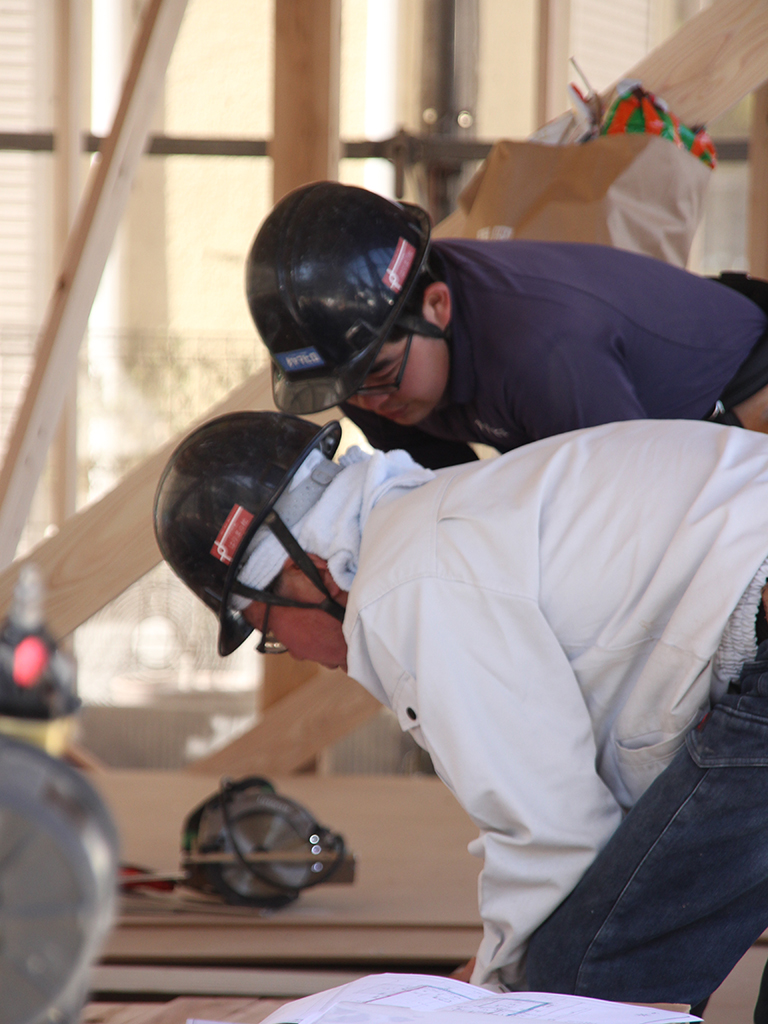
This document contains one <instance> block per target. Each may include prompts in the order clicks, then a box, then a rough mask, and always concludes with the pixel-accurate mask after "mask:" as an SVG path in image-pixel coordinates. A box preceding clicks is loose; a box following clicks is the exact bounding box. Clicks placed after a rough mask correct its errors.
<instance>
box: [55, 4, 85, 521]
mask: <svg viewBox="0 0 768 1024" xmlns="http://www.w3.org/2000/svg"><path fill="white" fill-rule="evenodd" d="M80 5H81V0H59V2H58V3H56V4H55V5H54V14H55V18H56V32H55V40H56V42H55V46H56V54H55V57H56V90H55V94H56V97H55V98H56V102H55V124H54V128H55V131H54V138H55V145H54V216H53V220H54V226H53V252H54V259H55V262H56V264H57V265H59V264H61V261H62V259H63V258H64V250H65V248H66V243H67V238H68V236H69V232H70V229H71V227H72V223H73V221H74V218H75V210H76V209H77V203H78V199H79V197H80V188H81V180H80V162H81V159H82V155H81V147H80V89H79V74H78V72H79V68H80V52H81V46H80V35H81V28H82V26H81V22H82V18H81V16H80V15H81V10H80ZM76 438H77V380H76V378H75V380H73V382H72V386H71V388H70V390H69V393H68V394H67V395H66V397H65V399H64V408H63V410H62V414H61V419H60V421H59V428H58V432H57V434H56V438H55V441H54V447H53V451H52V456H53V479H52V481H51V506H52V519H53V522H54V523H55V524H56V526H59V527H60V526H61V525H62V523H63V522H64V520H65V519H66V518H67V516H71V515H72V514H73V513H74V511H75V507H76V503H77V444H76Z"/></svg>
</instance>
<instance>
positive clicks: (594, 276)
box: [349, 239, 767, 461]
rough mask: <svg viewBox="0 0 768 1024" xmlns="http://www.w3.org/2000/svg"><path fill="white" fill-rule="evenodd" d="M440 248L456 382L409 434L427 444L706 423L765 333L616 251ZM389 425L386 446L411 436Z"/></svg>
mask: <svg viewBox="0 0 768 1024" xmlns="http://www.w3.org/2000/svg"><path fill="white" fill-rule="evenodd" d="M433 248H434V251H435V252H436V253H437V254H438V255H439V257H440V258H441V259H442V261H443V264H444V268H445V277H446V280H447V283H448V286H449V288H450V292H451V301H452V312H451V328H452V337H451V342H450V344H451V377H450V384H449V390H448V397H447V400H446V402H445V403H444V405H443V406H442V407H441V408H440V409H439V410H438V411H436V412H434V413H432V414H431V415H430V416H428V417H427V418H426V419H425V420H422V422H421V423H420V424H419V425H418V427H417V428H410V430H411V431H412V432H415V433H418V432H421V433H422V436H423V434H424V432H426V433H427V434H430V435H433V436H435V437H438V438H445V439H450V440H453V441H464V442H466V441H481V442H484V443H486V444H492V445H494V446H495V447H496V448H498V449H499V450H500V451H508V450H509V449H510V448H515V447H517V446H518V445H521V444H526V443H528V442H530V441H536V440H538V439H540V438H542V437H548V436H550V435H552V434H559V433H563V432H565V431H568V430H575V429H577V428H579V427H587V426H594V425H596V424H599V423H609V422H612V421H614V420H627V419H644V418H652V419H659V418H663V419H701V418H702V417H703V416H705V415H706V414H707V413H708V412H709V410H710V409H712V407H713V405H714V403H715V401H716V400H717V398H718V397H719V395H720V394H721V392H722V390H723V388H724V386H725V385H726V384H727V383H728V381H729V380H730V379H731V377H732V376H733V375H734V373H735V372H736V370H737V369H738V367H739V366H740V365H741V363H742V362H743V361H744V359H745V358H746V356H747V355H748V354H749V352H750V350H751V349H752V347H753V346H754V345H755V343H756V342H757V341H758V339H759V338H760V337H761V335H762V334H763V333H764V331H765V330H766V324H767V321H766V316H765V314H764V313H763V311H762V310H761V309H760V308H759V307H758V306H757V305H756V304H755V303H753V302H752V301H751V300H749V299H747V298H745V297H744V296H743V295H740V294H739V293H738V292H736V291H734V290H732V289H730V288H727V287H725V286H724V285H722V284H720V283H719V282H716V281H710V280H707V279H705V278H701V277H698V276H697V275H695V274H690V273H688V272H687V271H685V270H680V269H679V268H677V267H673V266H670V265H669V264H667V263H663V262H661V261H659V260H656V259H653V258H651V257H648V256H641V255H638V254H636V253H630V252H625V251H624V250H621V249H613V248H609V247H607V246H601V245H582V244H578V243H570V242H533V241H514V240H512V241H499V242H489V241H472V240H464V239H455V240H454V239H450V240H448V239H446V240H436V241H435V242H434V244H433ZM349 411H350V412H351V413H352V415H353V418H354V419H355V420H358V413H359V412H360V411H361V410H356V409H352V408H350V409H349ZM369 416H370V414H369ZM369 416H366V417H365V419H366V421H367V422H370V419H369ZM374 419H376V420H380V419H381V417H374ZM361 426H362V427H363V429H364V430H366V424H364V423H361ZM390 427H395V428H397V424H390V425H388V426H384V424H381V428H382V431H383V435H384V437H385V439H386V435H387V434H388V433H390V432H391V433H392V434H393V439H394V433H396V432H398V433H399V432H402V431H403V428H397V430H396V431H395V432H392V431H390ZM406 430H407V428H406ZM366 432H369V431H368V430H366ZM369 436H370V432H369ZM405 436H406V435H405V433H403V434H402V438H404V437H405ZM371 440H372V441H373V443H377V441H376V440H375V439H374V438H373V437H371ZM396 443H397V442H396ZM400 443H402V439H401V441H400ZM388 446H389V447H392V446H393V445H392V444H391V443H390V444H389V445H388ZM457 461H458V460H457Z"/></svg>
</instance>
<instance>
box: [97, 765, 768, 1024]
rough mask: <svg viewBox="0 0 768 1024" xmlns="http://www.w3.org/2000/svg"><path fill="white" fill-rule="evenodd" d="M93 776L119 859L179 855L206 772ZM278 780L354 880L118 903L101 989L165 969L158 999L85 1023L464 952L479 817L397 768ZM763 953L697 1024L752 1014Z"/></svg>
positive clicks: (310, 984) (281, 992)
mask: <svg viewBox="0 0 768 1024" xmlns="http://www.w3.org/2000/svg"><path fill="white" fill-rule="evenodd" d="M94 781H95V782H96V785H97V786H98V788H99V789H100V790H101V792H102V794H103V795H104V797H105V799H106V801H107V803H108V804H109V805H110V807H111V809H112V811H113V813H114V815H115V818H116V820H117V822H118V827H119V829H120V832H121V836H122V843H123V851H122V852H123V859H124V860H128V861H132V862H135V863H139V864H143V865H146V866H147V867H151V868H155V869H158V870H175V869H177V868H178V857H179V837H180V832H181V826H182V823H183V820H184V818H185V816H186V815H187V814H188V813H189V811H191V810H192V809H193V807H195V806H196V804H197V803H198V802H199V801H201V800H202V799H204V798H205V797H207V796H208V795H210V794H211V793H213V792H214V791H215V789H216V788H217V779H215V778H213V777H211V778H205V777H203V778H200V777H196V776H193V775H185V774H184V773H181V772H179V773H175V772H148V771H131V772H127V771H125V772H113V771H110V772H107V773H105V774H104V775H100V776H97V777H96V778H95V779H94ZM275 782H276V784H277V788H278V790H279V791H281V792H284V793H285V794H286V795H287V796H291V797H293V798H294V799H297V800H299V801H300V802H301V803H303V804H305V806H307V807H308V808H310V809H311V810H312V811H313V813H314V814H315V815H316V817H317V819H318V821H320V822H321V823H322V824H324V825H327V826H329V827H331V828H333V829H334V830H337V831H340V832H341V833H342V834H343V835H344V836H345V838H346V840H347V842H348V844H349V846H350V847H351V849H352V850H353V851H354V853H355V854H356V857H357V877H356V881H355V883H354V884H353V885H351V886H349V885H327V886H325V885H321V886H319V887H317V888H315V889H312V890H309V891H307V892H305V893H303V894H302V896H301V897H300V899H299V900H298V901H297V902H296V903H295V904H292V905H291V906H289V907H287V908H285V909H283V910H281V911H278V912H273V913H271V914H260V913H259V912H254V911H248V910H243V909H242V908H232V907H230V908H227V907H223V906H218V907H211V906H208V907H203V908H198V910H196V911H194V912H193V911H190V910H189V909H188V908H187V909H183V908H182V909H175V910H174V909H171V908H169V907H168V905H167V904H163V903H162V902H160V903H159V905H158V906H154V905H153V904H152V903H151V902H150V903H149V904H147V903H146V901H145V902H144V904H142V905H140V907H139V908H138V909H137V908H136V907H134V908H133V909H131V908H130V907H125V908H124V909H123V913H122V915H121V917H120V919H119V920H118V922H117V925H116V927H115V928H114V930H113V932H112V935H111V936H110V938H109V941H108V943H107V946H106V949H105V951H104V957H103V959H102V961H101V964H100V965H99V966H98V967H97V970H96V974H95V977H96V978H98V979H100V980H99V981H98V984H99V985H101V986H102V993H105V994H103V995H102V998H104V999H106V1000H109V998H110V996H109V991H114V992H117V991H119V990H120V991H124V992H127V991H131V992H136V993H140V992H141V985H142V984H143V983H144V982H142V979H141V978H140V977H139V974H140V973H141V972H142V971H143V972H144V975H143V977H144V978H146V977H147V976H148V972H149V973H151V972H153V971H154V972H157V971H158V969H161V970H160V974H162V975H163V976H164V978H165V981H166V982H167V983H168V987H167V988H166V989H165V990H164V992H162V991H160V989H161V988H162V986H158V985H156V984H155V985H154V991H153V998H156V999H165V1000H167V1001H166V1002H151V1003H149V1002H144V1003H142V1002H119V1001H117V1000H118V999H119V998H120V997H118V996H115V997H114V998H113V1001H111V1002H110V1001H102V1002H97V1001H94V1002H92V1003H90V1004H89V1005H88V1006H87V1007H86V1009H85V1010H84V1013H83V1016H82V1022H83V1024H185V1022H186V1021H187V1019H188V1018H196V1019H198V1020H209V1021H210V1020H214V1021H232V1022H240V1024H258V1022H259V1021H261V1020H262V1019H263V1018H264V1017H266V1016H268V1015H269V1014H270V1013H271V1012H272V1011H273V1010H274V1009H276V1008H277V1007H278V1006H281V1005H283V1003H285V1002H286V1001H289V1000H290V999H294V998H298V997H299V996H301V995H304V994H307V992H309V991H317V990H319V989H320V988H328V987H332V986H333V985H337V984H340V983H342V982H343V981H344V980H351V978H352V977H353V976H355V973H357V974H358V975H359V974H361V973H375V972H377V971H381V970H387V969H396V970H420V969H425V968H426V969H434V970H437V971H443V970H449V969H450V968H451V967H452V966H454V965H456V964H458V963H460V962H462V961H463V960H465V959H467V958H468V957H469V956H471V955H473V954H474V952H475V950H476V948H477V944H478V942H479V939H480V935H481V926H480V920H479V915H478V911H477V903H476V892H477V888H476V883H477V874H478V871H479V868H480V863H479V861H477V860H475V859H474V858H472V857H470V856H469V854H468V853H467V851H466V846H467V843H468V842H469V841H470V840H471V839H472V838H474V836H475V834H476V830H475V828H474V826H473V825H472V823H471V822H470V821H469V819H468V818H467V817H466V815H465V814H464V812H463V811H462V810H461V808H460V807H459V806H458V804H457V803H456V802H455V800H454V799H453V797H452V796H451V794H450V793H449V792H448V790H447V789H446V788H445V787H444V786H443V785H442V783H440V782H439V781H438V780H437V779H434V778H402V777H400V778H398V777H395V776H387V777H371V776H349V777H343V776H337V777H331V778H322V777H317V776H291V777H288V778H285V779H277V780H275ZM767 956H768V945H757V946H755V947H753V949H751V950H750V951H749V952H748V953H747V955H746V956H745V957H744V958H743V959H742V961H741V962H740V963H739V964H738V965H737V966H736V968H735V969H734V971H733V972H732V974H731V976H730V977H729V978H728V979H726V981H725V982H724V984H723V985H722V986H721V988H720V989H719V990H718V991H717V992H716V993H715V994H714V996H713V997H712V999H711V1000H710V1004H709V1006H708V1008H707V1013H706V1018H705V1019H706V1024H751V1021H752V1008H753V1004H754V1000H755V998H756V995H757V991H758V986H759V982H760V975H761V973H762V968H763V965H764V963H765V961H766V957H767ZM110 972H111V973H110ZM121 972H122V973H121ZM131 972H133V975H132V974H131ZM136 972H138V973H136ZM174 972H176V973H175V974H174ZM185 972H186V973H185ZM129 976H130V978H129ZM116 978H117V980H115V979H116ZM276 978H277V979H279V980H278V981H276V980H275V979H276ZM126 979H128V980H126ZM137 979H138V981H137ZM190 979H192V980H191V982H190ZM148 984H149V989H152V987H153V984H154V983H152V982H151V981H150V982H149V983H148ZM185 986H187V987H185ZM206 991H207V992H209V993H216V994H205V992H206ZM181 992H186V994H185V995H183V996H179V997H178V998H174V995H175V994H176V993H181ZM192 993H197V994H192ZM259 996H264V997H267V998H260V997H259ZM275 996H279V998H275ZM134 998H142V996H141V995H140V994H138V995H137V996H135V997H134ZM143 998H148V997H147V996H144V997H143Z"/></svg>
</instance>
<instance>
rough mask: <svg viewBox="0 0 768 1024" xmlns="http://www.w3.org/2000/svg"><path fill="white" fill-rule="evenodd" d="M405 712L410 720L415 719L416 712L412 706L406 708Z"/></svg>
mask: <svg viewBox="0 0 768 1024" xmlns="http://www.w3.org/2000/svg"><path fill="white" fill-rule="evenodd" d="M405 713H406V715H408V717H409V718H410V719H411V720H412V721H414V722H415V721H416V712H415V711H414V710H413V708H406V709H405Z"/></svg>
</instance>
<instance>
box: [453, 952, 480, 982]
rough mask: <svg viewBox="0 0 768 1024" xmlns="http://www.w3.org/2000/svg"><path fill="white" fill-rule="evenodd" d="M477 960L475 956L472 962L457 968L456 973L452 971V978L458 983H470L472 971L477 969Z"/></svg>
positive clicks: (469, 961)
mask: <svg viewBox="0 0 768 1024" xmlns="http://www.w3.org/2000/svg"><path fill="white" fill-rule="evenodd" d="M476 959H477V958H476V957H474V956H473V957H472V959H471V960H468V961H467V962H466V963H465V964H462V965H461V966H460V967H457V968H456V970H455V971H451V975H450V976H451V977H452V978H455V979H456V981H467V982H468V981H469V979H470V978H471V977H472V971H474V969H475V960H476Z"/></svg>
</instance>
